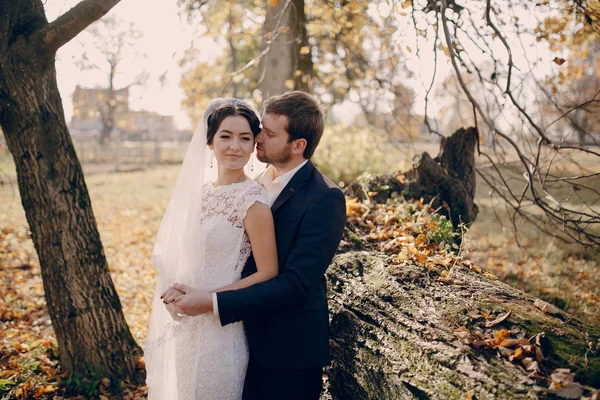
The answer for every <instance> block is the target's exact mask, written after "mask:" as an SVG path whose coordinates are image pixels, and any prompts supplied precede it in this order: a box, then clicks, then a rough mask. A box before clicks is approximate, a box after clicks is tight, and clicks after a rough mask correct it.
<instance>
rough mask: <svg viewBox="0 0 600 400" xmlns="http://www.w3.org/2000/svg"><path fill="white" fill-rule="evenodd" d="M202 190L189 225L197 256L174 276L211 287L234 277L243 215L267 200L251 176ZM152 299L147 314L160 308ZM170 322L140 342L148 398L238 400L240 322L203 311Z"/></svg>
mask: <svg viewBox="0 0 600 400" xmlns="http://www.w3.org/2000/svg"><path fill="white" fill-rule="evenodd" d="M203 192H204V196H203V199H202V207H201V210H202V214H201V218H200V219H199V220H198V223H197V225H198V226H196V227H195V228H194V229H195V235H194V236H195V238H197V239H196V240H197V242H198V243H197V245H198V246H199V247H198V250H200V251H198V252H195V253H196V254H197V255H198V260H193V262H191V263H188V264H189V265H191V267H190V268H189V269H188V270H186V271H181V273H180V274H179V276H178V277H177V281H179V282H180V283H184V284H187V285H189V286H192V287H199V288H202V289H205V290H214V289H218V288H220V287H223V286H227V285H229V284H231V283H233V282H235V281H237V280H239V279H240V277H241V272H242V269H243V268H244V264H245V263H246V260H247V259H248V257H249V255H250V252H251V245H250V241H249V239H248V235H247V234H246V231H245V229H244V218H245V217H246V213H247V212H248V209H249V208H250V207H251V206H252V205H254V204H255V203H257V202H260V203H264V204H267V205H268V199H267V196H266V193H265V191H264V189H263V188H262V187H260V186H259V185H258V184H257V183H256V182H254V181H252V180H248V181H244V182H240V183H234V184H230V185H223V186H215V185H214V183H208V184H206V185H205V186H204V191H203ZM160 279H161V278H160V277H159V281H160ZM155 301H156V302H155V303H153V311H152V312H153V313H154V312H155V309H154V308H155V307H158V308H162V307H164V305H163V304H162V303H161V302H160V298H155ZM170 325H171V326H170V327H169V328H168V329H167V335H165V336H163V337H162V338H159V340H156V341H154V343H148V342H147V343H146V348H145V352H146V368H147V372H148V375H147V376H148V378H147V382H148V386H149V389H150V391H149V398H151V399H167V398H168V399H174V400H187V399H190V400H191V399H198V398H202V399H207V400H210V399H240V398H241V390H242V387H243V380H244V374H245V370H246V365H247V362H248V351H247V345H246V341H245V335H244V332H243V326H242V324H241V323H236V324H230V325H227V326H225V327H223V326H221V324H220V322H219V320H218V318H217V317H216V316H214V315H212V314H205V315H201V316H198V317H185V318H184V320H183V321H182V322H181V323H176V322H173V323H170ZM166 371H168V372H166Z"/></svg>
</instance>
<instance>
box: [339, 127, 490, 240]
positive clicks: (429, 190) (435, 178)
mask: <svg viewBox="0 0 600 400" xmlns="http://www.w3.org/2000/svg"><path fill="white" fill-rule="evenodd" d="M477 139H478V132H477V129H475V128H468V129H466V130H465V129H462V128H461V129H459V130H458V131H456V132H455V133H454V134H453V135H452V136H451V137H449V138H447V139H445V140H444V141H443V142H442V148H441V151H440V154H439V155H438V156H437V157H436V158H434V159H432V158H431V156H430V155H429V154H427V153H423V154H422V156H421V159H420V160H419V162H418V163H417V165H416V166H415V167H414V168H413V169H412V170H410V171H408V172H406V173H395V174H382V175H377V176H375V177H373V178H372V179H370V180H369V181H368V182H366V183H364V184H362V185H359V184H357V183H354V184H352V185H350V186H349V188H348V192H347V193H346V194H347V195H348V196H350V197H358V198H359V199H365V198H366V197H367V193H371V194H372V200H373V201H375V202H377V203H385V202H386V201H387V199H388V198H390V197H392V196H394V195H403V196H404V197H405V198H406V199H420V198H423V200H424V201H425V202H426V203H429V202H431V203H432V206H433V207H434V208H436V209H437V208H441V210H440V214H443V215H445V216H446V217H448V218H449V219H450V221H452V225H453V226H454V229H455V230H457V231H458V230H460V225H461V224H465V225H467V226H468V225H470V224H471V223H473V221H475V218H477V214H478V212H479V208H478V207H477V205H476V204H475V202H474V199H475V181H476V179H475V178H476V177H475V146H476V144H477Z"/></svg>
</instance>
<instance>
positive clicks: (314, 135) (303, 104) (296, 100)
mask: <svg viewBox="0 0 600 400" xmlns="http://www.w3.org/2000/svg"><path fill="white" fill-rule="evenodd" d="M264 113H265V114H274V115H285V116H286V117H288V120H289V123H288V126H287V131H288V133H289V135H290V140H289V141H290V142H291V141H292V140H296V139H305V140H306V149H305V150H304V158H306V159H309V158H311V157H312V155H313V154H314V153H315V150H316V148H317V146H318V145H319V141H320V140H321V136H323V128H324V126H325V121H324V117H323V111H322V110H321V107H320V106H319V103H318V102H317V100H316V99H315V98H314V97H313V96H311V95H309V94H308V93H305V92H301V91H299V90H295V91H293V92H287V93H284V94H282V95H279V96H273V97H270V98H268V99H267V100H265V103H264Z"/></svg>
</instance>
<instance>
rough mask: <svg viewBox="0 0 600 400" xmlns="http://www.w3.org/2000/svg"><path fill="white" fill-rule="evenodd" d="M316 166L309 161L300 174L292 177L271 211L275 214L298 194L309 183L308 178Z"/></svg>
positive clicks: (297, 173) (299, 171) (300, 170)
mask: <svg viewBox="0 0 600 400" xmlns="http://www.w3.org/2000/svg"><path fill="white" fill-rule="evenodd" d="M314 169H315V167H314V165H313V164H312V163H311V162H310V161H308V162H307V163H306V165H304V167H302V168H300V169H299V170H298V172H296V174H295V175H294V176H293V177H292V179H291V180H290V181H289V183H288V184H287V185H286V186H285V187H284V188H283V190H282V191H281V193H280V194H279V196H277V198H276V199H275V202H274V203H273V205H272V206H271V211H272V212H273V213H275V211H277V210H278V209H279V207H281V206H282V205H284V204H285V202H286V201H288V200H289V199H290V198H291V197H292V196H293V195H295V194H296V193H298V191H299V190H301V189H302V188H303V187H304V186H306V184H307V183H308V178H310V176H311V175H312V172H313V170H314Z"/></svg>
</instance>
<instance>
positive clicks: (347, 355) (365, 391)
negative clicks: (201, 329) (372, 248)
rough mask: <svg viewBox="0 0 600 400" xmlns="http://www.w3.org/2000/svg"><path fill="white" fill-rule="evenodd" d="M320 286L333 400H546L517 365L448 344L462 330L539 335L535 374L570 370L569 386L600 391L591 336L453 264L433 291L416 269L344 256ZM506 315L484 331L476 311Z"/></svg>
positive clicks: (384, 259) (539, 383)
mask: <svg viewBox="0 0 600 400" xmlns="http://www.w3.org/2000/svg"><path fill="white" fill-rule="evenodd" d="M327 277H328V281H329V285H328V286H329V305H330V315H331V317H332V318H331V329H330V343H331V349H332V364H331V367H330V369H329V370H328V372H327V375H328V380H329V386H330V387H329V392H330V393H331V396H332V398H333V399H354V400H363V399H378V400H385V399H444V400H445V399H460V398H476V399H480V400H481V399H538V398H547V397H548V392H547V388H548V383H547V382H545V381H544V380H539V379H537V380H536V379H534V378H531V377H529V375H530V371H527V370H525V368H524V367H523V364H522V363H521V362H519V361H517V360H515V361H514V362H509V360H508V359H507V358H506V357H503V356H500V355H499V354H498V353H499V351H498V350H492V349H484V348H480V349H477V348H474V347H473V346H469V345H466V344H463V343H461V342H460V341H459V340H457V338H456V337H454V336H453V333H454V331H455V330H456V329H457V328H459V327H463V326H464V327H467V329H469V330H470V331H474V330H479V329H480V330H481V331H483V332H485V333H487V334H488V335H490V336H491V337H494V332H495V331H496V330H499V329H502V328H506V329H508V330H510V331H511V334H513V335H518V334H522V335H524V336H525V337H526V338H530V337H531V336H534V335H536V334H538V333H540V332H544V334H545V336H544V337H543V338H542V340H541V349H542V353H543V355H544V356H545V358H546V359H545V361H543V362H542V363H541V369H542V374H543V375H545V376H548V375H549V372H550V371H553V370H554V369H555V368H570V369H571V371H573V372H576V377H575V380H576V382H578V383H580V384H583V385H587V386H591V387H596V388H598V387H600V331H599V330H598V329H596V328H594V327H592V326H589V325H585V324H583V323H582V322H580V321H578V320H576V319H573V318H572V317H570V316H569V315H567V314H564V313H562V312H559V313H558V314H555V315H554V316H552V315H549V314H545V313H544V312H542V311H541V310H540V309H538V308H537V307H535V306H534V300H535V299H534V298H532V297H531V296H528V295H527V294H525V293H523V292H521V291H520V290H517V289H515V288H513V287H511V286H509V285H506V284H504V283H502V282H499V281H496V280H492V279H489V278H487V277H485V276H484V275H482V274H479V273H476V272H474V271H471V270H470V269H468V268H465V267H463V266H461V265H460V263H459V264H457V266H456V268H454V272H453V280H452V281H451V282H449V283H442V282H440V281H439V280H437V279H435V278H433V277H432V274H431V273H430V272H429V271H428V270H427V269H426V268H424V267H421V266H418V265H405V266H398V265H393V264H392V263H391V256H390V255H386V254H382V253H378V252H368V251H361V252H356V251H348V252H345V253H341V254H339V255H337V256H336V258H335V259H334V262H333V264H332V266H330V267H329V270H328V272H327ZM509 310H510V311H512V313H511V315H510V316H509V317H508V318H507V319H506V320H505V321H504V322H502V323H500V324H498V325H497V326H494V327H491V328H485V326H484V323H485V320H484V319H483V317H482V316H481V315H482V314H483V313H484V312H489V313H492V314H496V315H503V314H505V313H506V312H508V311H509ZM478 315H479V316H478ZM469 392H470V393H471V396H472V397H468V395H467V394H468V393H469ZM463 395H467V396H465V397H462V396H463ZM473 395H474V396H473Z"/></svg>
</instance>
